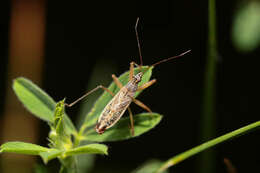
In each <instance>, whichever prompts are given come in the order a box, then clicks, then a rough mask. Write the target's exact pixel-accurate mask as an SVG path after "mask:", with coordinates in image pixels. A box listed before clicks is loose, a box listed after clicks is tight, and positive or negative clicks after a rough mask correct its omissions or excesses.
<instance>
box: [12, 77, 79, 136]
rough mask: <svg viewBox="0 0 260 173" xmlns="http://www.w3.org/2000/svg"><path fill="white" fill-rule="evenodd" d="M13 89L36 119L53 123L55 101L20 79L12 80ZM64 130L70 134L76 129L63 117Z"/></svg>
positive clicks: (23, 79)
mask: <svg viewBox="0 0 260 173" xmlns="http://www.w3.org/2000/svg"><path fill="white" fill-rule="evenodd" d="M13 89H14V91H15V94H16V95H17V97H18V98H19V100H20V101H21V102H22V103H23V104H24V106H25V107H26V108H27V109H28V110H29V111H30V112H31V113H32V114H34V115H35V116H37V117H38V118H40V119H42V120H44V121H47V122H51V123H53V121H54V116H53V115H54V110H55V105H56V103H55V101H54V100H53V99H52V98H51V97H50V96H49V95H48V94H46V93H45V92H44V91H43V90H41V89H40V88H39V87H38V86H36V85H35V84H34V83H32V82H31V81H30V80H28V79H26V78H23V77H20V78H17V79H15V80H14V83H13ZM64 120H65V123H66V130H68V131H69V132H70V134H71V133H73V132H75V131H76V129H75V127H74V125H73V124H72V122H71V120H70V119H69V117H68V116H67V115H65V118H64Z"/></svg>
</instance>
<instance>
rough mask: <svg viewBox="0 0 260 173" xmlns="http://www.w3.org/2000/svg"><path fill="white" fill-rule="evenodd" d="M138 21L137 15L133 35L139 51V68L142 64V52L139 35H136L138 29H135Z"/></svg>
mask: <svg viewBox="0 0 260 173" xmlns="http://www.w3.org/2000/svg"><path fill="white" fill-rule="evenodd" d="M138 23H139V17H137V19H136V23H135V35H136V40H137V45H138V51H139V58H140V65H139V67H140V68H141V67H142V66H143V57H142V53H141V45H140V40H139V36H138V31H137V27H138Z"/></svg>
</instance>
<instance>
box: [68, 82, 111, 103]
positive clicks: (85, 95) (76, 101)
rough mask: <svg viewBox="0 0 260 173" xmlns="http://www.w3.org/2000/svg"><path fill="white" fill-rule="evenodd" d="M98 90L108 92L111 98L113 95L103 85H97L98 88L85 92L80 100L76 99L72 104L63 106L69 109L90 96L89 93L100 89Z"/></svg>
mask: <svg viewBox="0 0 260 173" xmlns="http://www.w3.org/2000/svg"><path fill="white" fill-rule="evenodd" d="M100 88H101V89H103V90H104V91H106V92H108V93H109V94H111V95H112V96H114V95H115V94H114V93H113V92H112V91H110V90H109V89H107V88H106V87H104V86H103V85H99V86H97V87H96V88H94V89H92V90H90V91H89V92H87V93H86V94H84V95H83V96H81V97H80V98H78V99H77V100H75V101H74V102H72V103H70V104H67V103H65V106H68V107H71V106H73V105H75V104H76V103H78V102H79V101H80V100H82V99H84V98H85V97H87V96H88V95H89V94H91V93H93V92H95V91H97V90H98V89H100Z"/></svg>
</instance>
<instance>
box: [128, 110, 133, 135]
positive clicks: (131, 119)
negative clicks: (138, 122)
mask: <svg viewBox="0 0 260 173" xmlns="http://www.w3.org/2000/svg"><path fill="white" fill-rule="evenodd" d="M127 110H128V112H129V118H130V130H131V135H132V136H134V135H135V129H134V117H133V113H132V111H131V109H130V107H128V108H127Z"/></svg>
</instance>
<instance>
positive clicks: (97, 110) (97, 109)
mask: <svg viewBox="0 0 260 173" xmlns="http://www.w3.org/2000/svg"><path fill="white" fill-rule="evenodd" d="M147 68H148V67H147V66H144V67H143V68H142V69H143V70H144V71H145V70H146V69H147ZM134 71H135V74H136V73H138V72H139V69H138V68H135V69H134ZM151 75H152V67H151V68H149V70H147V71H146V72H145V73H144V75H143V78H142V81H141V82H140V84H139V85H142V84H144V83H146V82H148V81H149V80H150V78H151ZM119 81H120V82H121V83H122V84H123V85H125V84H127V82H128V81H129V71H127V72H125V73H123V74H122V75H121V76H120V77H119ZM108 89H109V90H110V91H112V92H113V93H115V94H116V93H117V92H118V91H119V88H118V87H117V86H116V84H115V83H114V82H112V83H111V84H110V85H109V87H108ZM140 93H141V91H139V92H136V94H135V97H137V96H138V95H139V94H140ZM111 99H112V96H111V95H110V94H109V93H107V92H103V94H102V95H101V96H100V97H99V99H98V100H97V101H96V103H95V104H94V106H93V107H92V109H91V111H90V112H89V113H88V114H87V116H86V119H85V121H84V124H83V128H84V129H86V132H87V133H89V132H88V131H89V127H93V126H94V125H95V124H96V122H97V120H98V117H99V116H100V114H101V112H102V111H103V109H104V108H105V106H106V105H107V104H108V102H109V101H110V100H111ZM90 131H91V130H90Z"/></svg>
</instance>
